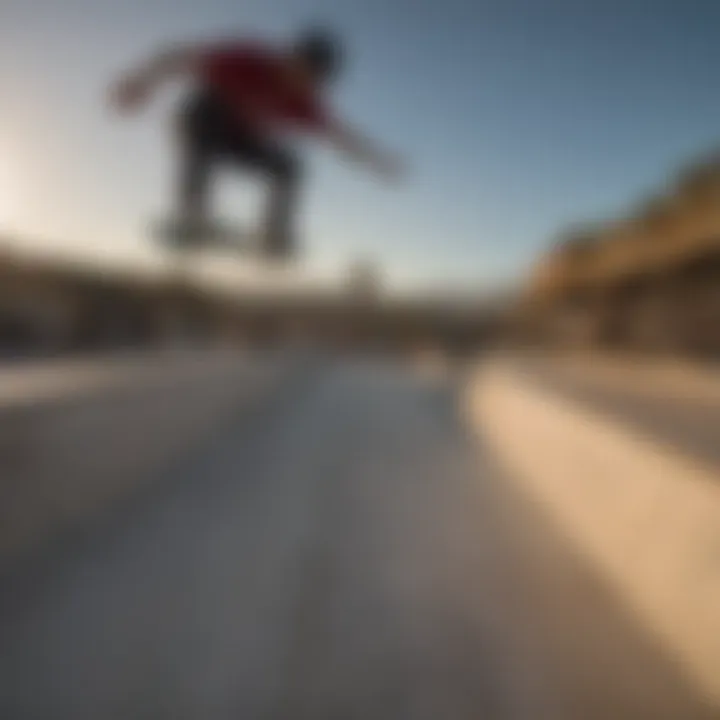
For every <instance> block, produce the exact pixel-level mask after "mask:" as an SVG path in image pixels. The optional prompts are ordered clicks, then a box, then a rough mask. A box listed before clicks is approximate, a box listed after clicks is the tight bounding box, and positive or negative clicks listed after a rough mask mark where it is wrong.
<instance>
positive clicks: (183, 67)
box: [110, 45, 201, 111]
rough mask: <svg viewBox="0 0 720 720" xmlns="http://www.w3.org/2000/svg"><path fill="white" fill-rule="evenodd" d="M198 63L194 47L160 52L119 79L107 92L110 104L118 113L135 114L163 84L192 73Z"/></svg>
mask: <svg viewBox="0 0 720 720" xmlns="http://www.w3.org/2000/svg"><path fill="white" fill-rule="evenodd" d="M200 60H201V51H200V49H199V48H198V47H196V46H187V45H186V46H177V47H172V48H169V49H167V50H164V51H162V52H160V53H158V54H157V55H155V56H153V57H151V58H150V59H149V60H147V61H146V62H144V63H143V64H142V65H140V66H139V67H138V68H135V69H134V70H132V71H130V72H128V73H127V74H125V75H124V76H123V77H121V78H120V80H119V81H118V82H116V83H115V85H114V86H113V87H112V89H111V98H110V99H111V102H112V103H113V104H114V105H115V106H116V107H117V108H118V109H119V110H123V111H130V110H135V109H137V108H139V107H141V106H142V105H144V104H145V103H146V102H147V101H148V100H149V99H150V98H151V97H152V95H153V94H154V93H155V92H156V91H157V89H158V88H159V87H160V86H162V85H164V84H165V83H166V82H167V81H169V80H171V79H173V78H176V77H180V76H183V75H188V74H192V73H194V72H195V71H196V70H197V68H198V67H199V65H200Z"/></svg>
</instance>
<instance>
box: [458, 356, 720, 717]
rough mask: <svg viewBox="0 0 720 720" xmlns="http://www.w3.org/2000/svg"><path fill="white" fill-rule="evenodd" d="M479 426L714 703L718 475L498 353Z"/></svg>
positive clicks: (480, 382)
mask: <svg viewBox="0 0 720 720" xmlns="http://www.w3.org/2000/svg"><path fill="white" fill-rule="evenodd" d="M466 410H467V413H468V415H469V418H470V421H471V423H472V425H473V427H474V428H475V430H476V431H477V432H479V433H481V434H482V436H483V439H484V441H485V442H486V443H488V444H489V445H490V447H491V449H492V450H494V452H495V454H496V456H497V458H498V460H499V462H500V463H501V464H502V465H503V466H504V468H505V469H506V470H507V474H508V477H510V478H511V479H512V480H513V481H515V482H517V483H518V484H519V485H520V486H521V487H522V489H523V490H524V491H525V492H527V493H529V494H530V495H531V496H532V497H533V498H534V499H535V500H536V501H537V502H538V503H539V504H541V505H542V506H544V508H545V509H546V511H547V512H548V513H549V515H550V516H551V517H552V518H553V519H554V521H555V522H556V524H557V525H558V526H559V527H560V529H561V531H562V532H563V533H564V534H565V536H566V537H567V538H568V539H569V541H570V542H571V543H572V544H573V545H574V546H575V547H576V548H577V549H578V550H579V552H581V553H583V554H584V555H585V556H586V557H587V558H588V559H589V560H590V562H591V563H592V564H593V565H594V566H595V567H597V569H598V570H599V571H600V572H601V573H602V574H603V576H604V577H606V578H607V580H608V581H609V582H610V583H611V584H612V585H613V586H614V587H615V589H616V591H617V592H618V594H619V595H620V596H621V597H622V598H623V600H624V601H625V603H626V604H627V605H628V607H630V608H631V609H633V610H634V611H635V613H636V615H637V617H638V620H639V622H640V623H641V625H642V626H644V627H645V628H646V629H647V630H648V631H649V632H651V633H652V634H653V635H654V636H655V637H656V638H657V639H659V641H660V642H661V643H662V644H663V645H664V646H665V647H666V648H667V649H668V651H669V653H671V654H672V655H673V656H674V657H675V658H677V660H678V661H679V663H680V665H681V666H682V667H683V669H684V670H685V672H686V674H687V676H688V679H690V680H691V681H693V682H694V684H695V685H696V686H697V687H698V689H699V690H700V691H701V692H702V693H703V694H704V695H705V696H707V697H709V698H710V699H711V700H712V701H713V702H715V703H717V704H718V705H720V478H719V477H718V476H717V472H715V471H714V470H713V469H711V468H709V467H704V466H702V465H700V464H698V463H695V462H693V461H692V459H690V458H687V457H684V456H682V455H679V454H678V453H675V452H673V451H671V450H669V449H668V448H666V447H664V446H663V445H660V444H656V443H654V442H653V441H652V440H649V439H647V438H644V437H640V436H636V435H635V434H634V433H633V432H632V430H630V429H629V428H624V427H622V426H621V425H620V424H618V423H615V422H613V421H612V420H609V419H607V418H604V417H602V416H601V415H599V414H595V413H593V412H592V410H591V409H589V408H587V407H585V406H583V405H580V404H577V403H574V402H572V401H568V400H565V399H563V398H560V397H558V396H556V395H554V394H553V393H552V392H551V391H549V390H545V389H543V388H542V387H540V386H539V385H538V384H535V383H533V382H532V380H530V379H529V378H527V377H525V376H523V375H522V374H521V373H520V372H518V371H516V370H514V369H513V367H512V364H511V363H509V362H503V361H496V362H493V363H489V364H488V365H486V366H484V367H482V368H480V369H479V370H478V371H477V373H476V375H475V377H474V378H473V379H472V381H471V383H470V387H469V392H468V394H467V407H466Z"/></svg>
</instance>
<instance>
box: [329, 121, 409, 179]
mask: <svg viewBox="0 0 720 720" xmlns="http://www.w3.org/2000/svg"><path fill="white" fill-rule="evenodd" d="M327 135H328V138H329V140H330V143H331V144H332V145H333V147H335V149H336V150H338V151H340V152H342V153H343V154H344V155H346V156H347V157H349V158H350V159H352V160H355V161H356V162H360V163H363V164H365V165H368V166H369V167H370V168H372V169H373V170H374V171H375V172H376V173H377V174H378V175H381V176H382V177H383V178H385V179H387V180H394V179H397V178H398V177H399V176H400V175H401V174H402V171H403V167H402V163H401V162H400V160H399V159H398V158H397V157H395V156H394V155H392V154H390V153H389V152H388V151H386V150H384V149H382V148H380V147H379V146H378V145H377V144H376V143H375V142H373V141H372V140H370V139H369V138H367V137H365V136H364V135H362V134H361V133H359V132H358V131H357V130H355V129H353V128H351V127H349V126H348V125H345V124H344V123H337V122H336V123H333V124H332V125H331V127H330V128H329V129H328V131H327Z"/></svg>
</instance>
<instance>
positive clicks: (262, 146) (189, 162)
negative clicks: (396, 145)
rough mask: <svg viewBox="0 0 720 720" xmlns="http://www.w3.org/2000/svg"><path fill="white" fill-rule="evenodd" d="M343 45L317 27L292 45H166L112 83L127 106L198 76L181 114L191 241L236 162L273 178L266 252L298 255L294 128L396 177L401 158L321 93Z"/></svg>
mask: <svg viewBox="0 0 720 720" xmlns="http://www.w3.org/2000/svg"><path fill="white" fill-rule="evenodd" d="M341 55H342V51H341V47H340V43H339V42H338V40H337V39H336V38H335V37H334V36H333V35H332V34H331V33H328V32H325V31H321V30H313V31H310V32H308V33H306V34H304V35H302V36H301V37H300V38H299V39H297V40H296V41H295V42H294V43H292V44H290V45H289V46H288V47H274V46H272V45H270V44H267V43H263V42H258V41H253V40H245V39H235V40H230V41H223V42H217V43H209V44H198V45H188V46H181V47H174V48H170V49H169V50H167V51H165V52H161V53H159V54H158V55H157V56H155V57H154V58H152V59H150V60H149V61H148V62H146V63H144V64H143V65H142V66H141V67H140V68H138V69H136V70H134V71H132V72H130V73H128V74H127V75H125V76H124V77H122V78H121V79H120V81H119V82H117V83H116V84H115V85H114V87H113V89H112V100H113V102H114V104H115V106H116V107H117V108H118V109H119V110H121V111H124V112H129V111H132V110H135V109H138V108H140V107H141V106H142V105H144V104H145V103H146V102H147V101H148V100H149V99H150V97H151V96H152V95H153V94H154V92H155V91H156V90H157V89H158V87H159V86H161V85H162V84H164V83H165V81H167V80H169V79H171V78H175V77H178V76H182V77H186V78H188V79H191V80H194V85H193V89H192V91H191V93H190V94H189V96H188V97H187V98H186V100H185V101H184V103H183V105H182V109H181V111H180V113H179V123H178V125H179V145H180V148H179V149H180V169H179V187H178V198H177V204H178V208H177V212H178V213H179V217H178V223H179V225H180V227H182V228H184V230H185V233H184V235H185V236H186V237H191V238H201V237H202V236H203V235H204V233H206V232H212V229H211V228H212V220H211V217H210V215H211V213H210V209H209V197H208V182H209V180H210V177H211V174H212V172H213V170H215V169H216V168H217V166H218V165H220V164H223V163H226V162H231V163H235V164H238V165H240V166H241V167H245V168H247V169H251V170H257V171H259V172H261V173H263V174H264V175H266V176H267V177H268V179H269V180H270V183H271V188H270V193H269V202H268V207H267V216H266V220H265V225H264V228H263V230H262V233H261V236H262V237H263V239H264V242H263V249H264V252H265V253H267V254H268V255H269V256H274V257H277V258H289V257H291V256H292V255H294V253H295V252H296V249H297V248H296V238H295V210H296V198H297V193H298V186H299V184H300V182H301V177H302V168H301V164H300V161H299V159H298V156H297V154H296V153H295V151H294V150H293V148H292V146H291V143H290V142H289V138H288V136H287V135H288V131H292V130H301V131H303V130H304V131H309V132H312V133H314V134H317V135H320V136H322V137H324V138H326V139H327V140H329V141H330V142H331V143H332V144H333V145H334V146H335V147H337V148H338V149H339V150H342V151H344V152H345V153H347V154H348V155H349V156H351V157H353V158H355V159H357V160H360V161H364V162H366V163H367V164H368V165H370V166H371V167H372V168H373V169H374V170H376V171H377V172H378V173H379V174H380V175H382V176H385V177H387V178H393V177H395V176H396V175H397V174H398V172H399V163H398V162H397V160H396V159H395V158H394V157H393V156H391V155H389V154H387V153H385V152H384V151H382V150H380V149H377V148H376V147H375V146H374V144H373V143H371V142H370V141H368V140H366V139H364V138H363V137H362V136H360V135H359V134H358V133H356V132H355V131H354V130H352V129H350V128H349V127H348V126H347V125H346V124H344V123H342V122H340V121H339V120H338V119H337V118H335V117H334V116H333V114H332V113H331V112H330V111H329V110H328V109H326V106H325V101H324V95H325V91H326V90H327V88H328V86H329V84H330V81H331V80H332V79H333V78H334V77H335V76H336V75H337V73H338V71H339V69H340V65H341V62H342V57H341Z"/></svg>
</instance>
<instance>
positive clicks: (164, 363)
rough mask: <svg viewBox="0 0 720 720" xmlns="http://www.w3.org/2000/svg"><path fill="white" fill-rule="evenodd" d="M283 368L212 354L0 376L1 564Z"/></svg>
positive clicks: (220, 418)
mask: <svg viewBox="0 0 720 720" xmlns="http://www.w3.org/2000/svg"><path fill="white" fill-rule="evenodd" d="M286 371H287V368H286V367H284V366H283V364H282V363H281V362H280V361H277V360H273V359H272V358H263V359H262V361H257V360H255V359H252V358H244V357H242V356H241V355H239V354H234V353H230V352H220V351H216V352H207V353H181V354H178V353H166V354H161V355H155V356H148V355H145V356H142V355H138V356H134V357H126V358H123V359H116V360H112V361H111V360H107V361H105V362H102V361H97V360H95V361H85V362H82V361H76V362H71V363H64V364H53V363H39V364H36V365H35V366H31V367H28V366H23V367H18V368H16V369H6V370H3V371H0V566H1V565H3V564H7V563H8V562H10V561H11V560H12V559H13V558H16V557H17V556H18V555H19V554H21V553H23V552H25V551H28V550H30V549H31V548H32V547H34V546H38V545H41V544H42V543H45V542H48V541H50V540H51V539H52V537H53V536H54V534H56V533H59V532H61V531H62V530H64V529H67V528H69V527H72V526H76V525H78V524H81V523H83V522H85V521H86V520H88V519H89V518H92V517H93V516H96V515H97V514H98V513H100V512H101V511H102V510H103V509H105V508H107V507H108V506H110V505H112V504H113V503H116V502H118V501H120V500H121V499H123V498H125V497H128V496H129V495H131V494H132V493H134V492H137V491H138V490H140V489H141V488H142V487H144V486H147V485H149V484H150V483H152V482H154V481H156V480H157V479H159V478H160V477H162V474H163V471H165V470H167V469H168V468H169V467H170V466H171V464H172V463H173V462H177V461H178V459H182V457H183V453H188V452H190V451H191V450H192V449H193V448H194V447H197V446H198V444H200V443H201V442H202V440H203V439H204V438H206V437H207V436H208V435H209V434H210V433H211V432H212V431H213V430H214V429H216V428H217V426H218V425H219V424H222V423H223V422H224V421H226V420H228V419H229V417H230V415H231V414H232V413H235V412H241V411H243V409H245V410H246V411H247V412H253V411H254V410H255V407H256V406H257V403H259V402H261V400H262V399H263V397H264V396H265V395H267V394H268V393H270V392H271V391H272V389H273V388H274V387H275V385H276V384H277V383H279V381H280V378H281V376H282V375H283V373H285V372H286Z"/></svg>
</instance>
